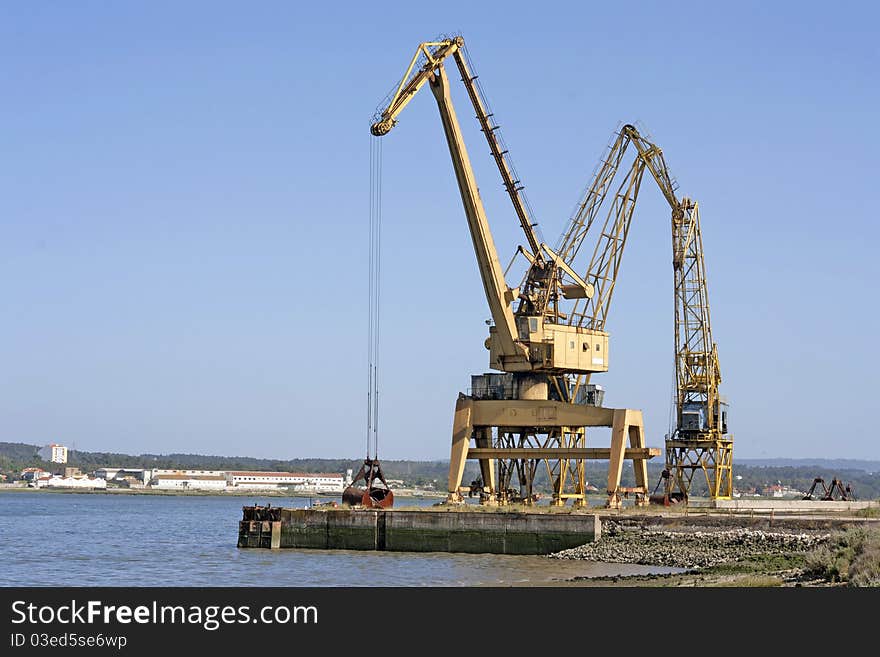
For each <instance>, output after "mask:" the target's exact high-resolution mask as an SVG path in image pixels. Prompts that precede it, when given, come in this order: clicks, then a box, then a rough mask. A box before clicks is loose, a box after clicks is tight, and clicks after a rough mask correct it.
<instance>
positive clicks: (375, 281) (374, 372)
mask: <svg viewBox="0 0 880 657" xmlns="http://www.w3.org/2000/svg"><path fill="white" fill-rule="evenodd" d="M369 214H370V233H369V247H368V248H369V255H368V258H367V259H368V266H369V271H368V276H367V278H368V295H367V304H368V306H369V308H368V312H367V323H368V326H367V445H366V447H367V450H366V458H367V459H369V458H370V454H371V452H372V458H378V451H379V313H380V309H381V308H380V302H381V289H380V285H379V282H380V275H381V272H382V248H381V246H382V244H381V238H382V141H381V140H380V139H372V138H371V139H370V213H369Z"/></svg>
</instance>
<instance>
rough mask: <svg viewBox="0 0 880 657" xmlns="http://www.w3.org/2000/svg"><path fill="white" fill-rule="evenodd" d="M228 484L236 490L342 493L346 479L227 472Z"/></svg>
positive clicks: (320, 474)
mask: <svg viewBox="0 0 880 657" xmlns="http://www.w3.org/2000/svg"><path fill="white" fill-rule="evenodd" d="M226 481H227V483H228V484H229V485H230V486H232V487H234V488H245V489H251V490H278V489H280V488H292V489H293V490H295V491H297V492H309V493H342V491H343V490H344V488H345V478H344V477H343V476H342V475H341V474H333V473H325V472H246V471H245V472H227V473H226Z"/></svg>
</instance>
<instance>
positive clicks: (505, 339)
mask: <svg viewBox="0 0 880 657" xmlns="http://www.w3.org/2000/svg"><path fill="white" fill-rule="evenodd" d="M448 58H452V60H453V61H454V62H455V64H456V66H457V68H458V71H459V73H460V74H461V79H462V82H463V83H464V85H465V87H466V89H467V92H468V96H469V98H470V100H471V103H472V105H473V107H474V110H475V112H476V116H477V120H478V121H479V123H480V127H481V130H482V132H483V134H484V136H485V138H486V139H487V142H488V144H489V147H490V152H491V153H492V155H493V157H494V159H495V162H496V165H497V166H498V169H499V172H500V173H501V177H502V181H503V183H504V187H505V190H506V191H507V193H508V195H509V197H510V200H511V201H512V203H513V206H514V210H515V212H516V215H517V217H518V220H519V222H520V225H521V227H522V230H523V233H524V235H525V238H526V245H525V246H521V247H519V251H520V252H521V253H522V254H523V255H524V256H525V258H526V259H527V260H528V263H529V266H528V270H527V272H526V274H525V277H524V279H523V282H522V284H521V285H520V286H518V287H510V286H509V285H508V284H507V282H506V280H505V276H504V272H503V270H502V268H501V265H500V262H499V259H498V254H497V251H496V248H495V244H494V242H493V239H492V234H491V231H490V229H489V223H488V220H487V217H486V212H485V209H484V207H483V204H482V200H481V198H480V194H479V190H478V188H477V184H476V180H475V177H474V173H473V170H472V168H471V165H470V160H469V157H468V154H467V149H466V147H465V144H464V140H463V137H462V134H461V129H460V126H459V123H458V119H457V116H456V113H455V109H454V107H453V103H452V98H451V95H450V88H449V82H448V78H447V74H446V71H445V67H444V61H445V60H447V59H448ZM476 80H477V78H476V76H475V75H473V73H472V67H471V66H470V64H469V61H468V59H467V57H466V55H465V53H464V40H463V39H462V38H461V37H460V36H459V37H455V38H451V39H442V40H438V41H434V42H425V43H422V44H420V45H419V47H418V49H417V51H416V54H415V55H414V56H413V58H412V60H411V61H410V64H409V67H408V68H407V70H406V73H405V74H404V76H403V78H402V79H401V81H400V83H399V85H398V86H397V87H396V90H395V91H394V92H393V94H392V95H391V97H390V99H389V100H388V101H387V102H386V103H383V106H384V109H382V110H381V111H380V112H379V113H378V115H377V116H376V117H375V121H374V122H373V124H372V126H371V132H372V134H373V135H375V136H377V137H379V136H383V135H386V134H388V133H389V132H390V131H391V130H392V129H393V128H394V126H395V125H396V124H397V117H398V116H399V114H400V112H401V111H402V110H403V109H404V107H406V105H407V104H408V103H409V102H410V100H411V99H412V98H413V97H414V95H415V94H416V92H417V91H418V90H419V89H421V88H422V87H423V86H424V85H425V84H428V85H429V86H430V88H431V91H432V93H433V95H434V97H435V100H436V102H437V105H438V108H439V111H440V117H441V121H442V124H443V128H444V132H445V136H446V141H447V144H448V146H449V151H450V155H451V158H452V163H453V168H454V170H455V175H456V180H457V183H458V188H459V191H460V194H461V198H462V203H463V206H464V210H465V216H466V218H467V223H468V228H469V231H470V235H471V238H472V242H473V246H474V252H475V255H476V259H477V263H478V266H479V271H480V277H481V280H482V283H483V287H484V292H485V295H486V300H487V303H488V306H489V309H490V312H491V316H492V325H491V326H490V328H489V336H488V338H487V340H486V347H487V349H488V350H489V366H490V368H492V369H495V370H499V371H500V372H501V374H494V373H490V374H481V375H474V376H472V377H471V379H472V380H471V391H470V394H469V395H465V394H460V395H459V398H458V400H457V402H456V408H455V416H454V420H453V440H452V442H453V444H452V451H451V462H450V474H449V482H448V485H449V487H448V500H449V501H450V502H455V501H460V500H461V496H460V489H461V478H462V473H463V470H464V464H465V460H466V459H468V458H471V459H477V460H479V463H480V470H481V475H482V482H483V485H484V490H485V497H484V501H485V502H486V503H495V502H500V503H504V502H508V501H512V500H513V499H521V500H523V501H529V500H531V499H532V488H531V486H532V482H533V480H534V476H535V473H536V468H537V466H538V463H539V462H542V461H543V462H545V463H546V465H547V468H548V473H549V475H550V476H551V479H552V481H553V486H554V500H553V501H554V503H556V504H564V503H565V501H566V499H573V500H574V502H575V503H576V504H583V503H585V501H586V499H585V482H584V468H583V463H584V461H585V460H586V459H607V460H608V461H609V470H608V481H607V493H608V501H607V504H608V505H609V506H619V505H620V503H621V497H622V496H625V495H628V494H629V493H632V494H634V496H635V499H636V502H637V503H647V488H648V484H647V459H650V458H652V457H653V456H657V455H659V450H658V449H655V448H648V447H646V445H645V439H644V427H643V421H642V415H641V412H640V411H638V410H634V409H612V408H605V407H603V406H602V405H601V402H602V394H601V392H602V391H601V389H599V388H598V386H593V385H591V384H590V383H589V377H590V375H591V374H593V373H595V372H604V371H607V370H608V334H607V333H606V332H605V331H604V319H605V315H606V314H607V309H608V303H609V302H610V299H611V293H612V291H613V287H614V280H615V276H616V272H617V267H618V266H619V260H620V255H622V252H623V246H624V244H625V236H626V231H628V227H629V221H630V219H631V215H632V209H633V206H634V203H635V195H636V194H637V192H638V185H639V183H640V181H641V175H642V173H643V171H644V168H645V167H646V166H648V165H649V164H650V163H651V159H650V157H648V156H647V155H648V154H647V153H646V154H645V155H643V156H642V157H641V158H640V160H639V161H640V162H641V163H642V164H640V165H639V166H638V167H637V168H636V169H635V170H634V171H633V172H631V174H630V176H628V182H625V185H626V186H628V187H627V188H628V190H629V191H628V192H621V191H618V193H617V194H616V195H615V199H616V200H615V203H614V204H613V207H612V210H611V213H610V214H609V219H608V220H607V221H606V223H607V222H608V221H610V222H611V223H612V224H613V226H616V227H617V229H618V230H623V233H622V234H620V233H618V234H617V235H616V236H614V235H606V232H605V231H603V234H602V238H601V239H600V245H599V246H597V254H598V253H599V252H600V251H601V253H604V254H605V255H604V256H601V257H600V260H599V261H596V262H595V263H594V264H595V267H593V264H591V268H590V274H589V275H588V276H587V277H581V276H580V275H579V274H578V273H577V271H576V270H575V269H574V267H573V266H572V264H571V263H572V262H573V259H574V256H575V255H576V254H577V251H578V250H579V248H580V246H581V244H582V242H583V238H584V236H585V235H586V231H587V229H588V228H589V224H590V223H592V220H591V219H590V213H591V212H593V213H594V214H595V213H596V212H598V209H599V207H600V206H601V199H604V197H605V195H607V193H608V189H609V188H610V184H611V181H612V179H613V178H614V173H616V167H614V166H613V167H611V169H609V170H608V171H606V172H605V174H606V175H605V176H604V177H603V175H602V174H603V172H602V171H600V175H599V176H597V180H596V181H594V183H593V186H592V187H591V192H590V193H588V198H587V201H585V204H584V205H582V212H580V213H578V216H576V217H575V219H574V220H573V222H572V226H571V228H570V229H569V231H568V232H567V234H566V236H565V238H564V239H563V240H562V241H561V244H560V246H558V247H557V248H551V247H549V246H548V245H546V244H544V243H542V242H540V241H539V240H538V239H537V236H536V234H535V231H534V224H533V222H532V218H531V213H530V211H529V207H528V203H527V202H526V201H525V197H524V195H523V193H522V191H523V187H522V185H521V183H520V181H519V180H518V179H517V178H516V174H515V170H514V168H513V167H512V165H511V164H510V162H509V159H508V156H507V150H506V149H505V148H503V143H502V142H501V140H500V138H499V135H498V131H499V130H498V126H497V125H495V124H494V121H493V115H492V113H491V112H489V111H487V109H486V107H487V104H486V103H485V101H484V99H483V96H482V93H481V91H480V86H479V84H478V83H477V82H476ZM629 127H630V126H627V128H629ZM633 130H634V129H633ZM622 135H624V137H623V138H625V139H626V140H627V143H629V142H631V141H632V136H631V135H630V133H629V132H627V130H624V131H623V132H622ZM623 150H625V148H624V149H623ZM657 151H658V152H659V149H657ZM622 154H623V151H621V152H620V156H621V157H622ZM640 155H641V151H640ZM619 164H620V162H619V160H618V161H617V166H619ZM649 168H650V167H649ZM612 169H613V170H612ZM633 192H634V193H633ZM618 201H619V202H618ZM613 226H612V227H613ZM624 227H625V228H624ZM581 229H583V230H581ZM602 258H605V259H602ZM594 260H595V255H594ZM564 300H572V301H573V302H574V305H575V309H574V310H573V311H571V312H566V311H565V308H563V301H564ZM578 304H581V306H580V308H581V309H580V310H578ZM590 318H591V319H590ZM588 320H589V321H588ZM600 426H605V427H611V428H612V432H611V446H610V448H606V447H587V446H586V429H587V428H588V427H600ZM471 443H473V445H472V444H471ZM627 443H629V446H628V447H627ZM627 459H628V460H631V461H632V464H633V469H634V477H635V483H636V485H635V486H633V487H630V488H623V487H621V485H620V480H621V470H622V464H623V461H624V460H627ZM496 460H497V462H498V463H497V464H498V477H497V479H496V471H495V464H496ZM513 475H516V476H517V478H518V480H519V490H518V491H517V490H515V489H513V488H512V487H511V485H510V484H511V481H512V477H513Z"/></svg>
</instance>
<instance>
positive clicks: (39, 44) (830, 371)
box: [0, 1, 880, 459]
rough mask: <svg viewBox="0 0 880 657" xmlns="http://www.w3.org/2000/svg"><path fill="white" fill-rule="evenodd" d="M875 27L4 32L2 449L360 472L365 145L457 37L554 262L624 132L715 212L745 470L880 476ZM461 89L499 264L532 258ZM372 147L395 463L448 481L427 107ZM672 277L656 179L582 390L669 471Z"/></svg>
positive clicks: (533, 12) (130, 17)
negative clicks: (598, 362) (604, 338)
mask: <svg viewBox="0 0 880 657" xmlns="http://www.w3.org/2000/svg"><path fill="white" fill-rule="evenodd" d="M875 7H876V4H875V3H872V2H846V1H844V2H836V3H833V4H831V5H829V4H828V3H825V2H823V3H819V2H750V1H748V2H746V1H739V2H730V3H709V2H692V3H691V2H674V1H672V2H670V1H667V2H637V1H634V2H626V3H599V2H570V3H553V2H540V3H516V2H514V3H504V4H501V3H477V2H465V3H454V2H444V3H440V4H437V3H430V4H428V3H416V2H407V3H399V4H396V3H388V2H384V3H379V4H376V3H360V2H358V3H353V2H351V3H346V2H333V3H330V2H326V3H296V2H260V3H241V2H218V1H212V2H196V1H192V2H159V1H154V2H119V3H106V2H85V1H82V2H75V3H73V2H48V1H47V2H20V3H12V2H7V3H3V5H2V8H0V89H2V95H3V100H2V103H0V153H2V157H0V289H2V299H3V306H2V307H3V313H2V316H3V320H2V323H0V440H2V441H13V442H29V443H35V444H43V443H48V442H50V441H58V442H62V443H64V444H67V445H70V446H72V445H75V446H76V447H77V448H78V449H83V450H90V451H118V452H127V453H141V452H152V453H167V452H198V453H209V454H230V455H232V454H237V455H249V456H259V457H273V458H296V457H330V458H359V457H361V456H362V455H363V452H364V441H365V422H366V420H365V417H366V412H365V395H366V391H367V379H366V359H367V340H366V328H367V317H366V310H367V279H366V275H367V271H368V267H367V254H368V222H369V219H368V209H369V204H368V193H369V140H370V139H371V137H370V135H369V123H370V118H371V116H372V114H373V111H374V110H375V108H376V106H377V104H378V103H379V102H380V101H381V100H382V99H383V97H384V96H385V94H386V92H387V91H388V90H389V89H391V88H392V87H393V86H394V85H395V84H396V83H397V81H398V80H399V78H400V76H401V75H402V74H403V72H404V69H405V67H406V65H407V64H408V62H409V58H410V57H411V56H412V54H413V52H414V51H415V47H416V45H417V44H418V43H419V42H421V41H425V40H431V39H433V38H434V37H436V36H438V35H439V34H455V33H460V34H462V35H463V36H464V38H465V40H466V42H467V44H468V50H469V53H470V56H471V58H472V60H473V63H474V66H475V68H476V72H477V73H478V74H479V75H480V80H481V82H482V84H483V87H484V90H485V91H486V93H487V95H488V97H489V100H490V101H491V104H492V108H493V109H494V111H495V118H496V120H497V121H498V123H499V124H501V126H502V128H503V132H504V136H505V140H506V142H507V145H508V146H509V148H510V151H511V155H512V156H513V160H514V162H515V164H516V166H517V169H518V170H519V173H520V175H521V177H522V180H523V182H524V183H525V185H526V191H527V193H528V196H529V200H530V202H531V204H532V206H533V208H534V210H535V213H536V216H537V219H538V221H539V224H540V228H541V232H542V234H543V236H544V237H545V239H546V240H547V241H548V242H549V243H551V244H552V243H554V242H555V241H556V239H557V237H558V236H559V234H560V233H561V232H562V230H563V229H564V227H565V225H566V222H567V220H568V218H569V217H570V215H571V211H572V208H573V207H574V205H575V203H576V202H577V201H578V198H579V195H580V193H581V190H582V189H583V188H584V186H585V185H586V184H587V182H588V181H589V177H590V173H591V172H592V170H593V167H594V165H595V164H596V161H597V159H598V157H599V155H600V153H601V152H602V149H603V148H604V146H605V144H606V143H607V142H608V140H609V137H610V136H611V134H612V132H613V130H614V129H615V127H616V126H617V125H618V123H619V122H634V121H637V120H638V121H641V122H642V123H643V124H644V126H646V127H647V128H648V130H649V131H650V133H651V135H652V136H653V137H654V139H655V140H656V142H657V143H658V144H659V145H660V146H661V147H662V148H663V150H664V153H665V155H666V159H667V162H668V164H669V166H670V168H671V169H672V171H673V173H674V175H675V176H676V177H677V179H678V181H679V183H680V185H681V188H680V190H679V191H680V193H681V194H683V195H690V196H692V197H694V198H697V199H698V200H699V202H700V206H701V210H702V221H703V234H704V247H705V252H706V264H707V269H708V280H709V296H710V301H711V308H712V321H713V330H714V334H715V340H716V342H717V343H718V350H719V355H720V360H721V368H722V376H723V383H722V392H723V393H724V394H725V395H727V396H728V397H729V399H730V403H731V417H730V428H731V430H732V432H733V434H734V441H735V442H734V445H735V447H734V455H735V458H736V457H742V458H764V457H813V456H816V457H819V456H821V457H840V458H867V459H877V458H878V457H880V447H878V438H877V436H876V432H875V426H874V423H875V420H876V410H877V407H878V403H877V397H876V395H877V389H878V365H880V363H878V348H877V344H876V340H877V337H878V334H880V330H878V328H880V326H878V324H880V321H878V317H880V315H878V310H877V307H876V303H875V299H876V296H875V295H876V290H875V286H876V281H877V279H878V273H880V266H878V257H877V243H878V238H880V230H878V227H877V221H876V217H875V215H876V212H877V207H878V200H880V198H878V182H877V174H878V165H877V154H878V152H880V140H878V137H877V134H878V132H877V121H876V119H877V115H878V100H880V92H878V75H877V71H878V64H880V61H878V60H880V58H878V40H877V25H878V19H880V11H878V10H877V9H876V8H875ZM453 84H454V85H455V87H454V89H453V94H454V99H455V102H456V104H457V107H458V109H459V117H460V119H461V120H462V122H463V123H464V125H465V138H466V140H467V143H468V145H469V147H470V152H471V158H472V160H473V162H474V166H475V169H476V173H477V176H478V181H479V183H480V185H481V192H482V196H483V199H484V201H485V204H486V208H487V211H488V213H489V218H490V222H491V225H492V230H493V233H494V235H495V240H496V243H497V245H498V249H499V252H500V256H501V260H502V262H504V263H506V262H507V261H508V259H509V257H510V255H511V254H512V253H513V251H514V249H515V248H516V245H517V244H518V243H520V242H521V241H522V240H521V237H520V234H519V228H518V225H517V222H516V219H515V216H514V215H513V213H512V210H511V209H510V204H509V202H508V201H507V199H506V197H505V196H504V195H503V190H502V188H501V184H500V178H499V176H498V173H497V171H496V170H495V169H494V165H493V164H492V162H491V158H490V157H489V155H488V150H487V148H486V146H485V144H484V143H483V142H482V141H481V139H482V136H481V135H480V134H479V132H477V130H476V123H475V121H474V120H473V113H472V111H471V110H470V108H469V107H468V106H467V105H466V104H465V103H466V102H467V101H466V96H465V95H464V90H463V88H462V86H461V85H460V83H459V82H458V80H457V77H455V76H453ZM384 139H385V141H384V142H383V144H384V176H383V182H384V216H383V221H384V225H383V240H382V248H383V262H382V288H381V289H382V299H383V305H382V316H381V318H382V325H381V352H380V353H381V355H380V366H381V380H380V390H381V399H382V402H381V410H380V443H379V456H380V457H384V458H386V459H398V458H411V459H445V458H448V455H449V444H450V429H451V425H452V410H453V405H454V402H455V398H456V396H457V394H458V392H459V391H464V390H465V389H466V388H467V387H468V385H469V382H470V375H471V374H472V373H480V372H484V371H487V364H488V363H487V360H488V358H487V352H486V350H485V349H484V347H483V340H484V339H485V335H486V325H485V323H484V320H485V319H486V318H487V317H488V309H487V306H486V302H485V299H484V297H483V291H482V286H481V284H480V281H479V278H478V274H477V268H476V263H475V260H474V256H473V250H472V246H471V242H470V238H469V236H468V233H467V228H466V224H465V220H464V215H463V212H462V208H461V204H460V200H459V197H458V192H457V190H456V187H455V180H454V175H453V171H452V167H451V165H450V162H449V156H448V151H447V149H446V143H445V140H444V138H443V133H442V129H441V125H440V120H439V117H438V115H437V109H436V105H435V103H434V100H433V98H432V97H431V94H430V92H429V91H428V90H427V89H424V90H423V91H422V92H421V94H420V95H419V97H416V98H415V99H414V100H413V102H412V103H411V104H410V105H409V107H407V108H406V110H405V111H404V113H403V114H402V115H401V117H400V124H399V125H398V126H397V128H395V130H394V131H393V132H392V133H391V134H390V135H388V136H387V137H385V138H384ZM670 263H671V247H670V235H669V210H668V206H667V205H666V204H665V201H663V199H662V197H661V196H660V194H659V192H658V191H657V189H656V187H655V186H654V185H653V183H652V182H651V181H649V180H647V181H646V183H645V184H644V185H643V189H642V193H641V196H640V199H639V204H638V206H637V208H636V211H635V218H634V223H633V229H632V232H631V234H630V241H629V245H628V248H627V252H626V255H625V257H624V262H623V266H622V271H621V276H620V280H619V284H618V288H617V291H616V294H615V298H614V302H613V306H612V309H611V313H610V316H609V320H608V326H607V328H608V330H609V331H610V333H611V336H612V337H611V352H610V357H611V370H610V371H609V373H608V374H607V375H603V376H601V377H599V376H597V377H595V379H594V381H595V382H598V383H601V384H602V385H604V387H605V388H606V391H607V392H606V398H605V401H606V404H607V405H609V406H615V407H633V408H641V409H642V410H643V411H644V413H645V421H646V430H647V434H648V444H649V445H652V446H658V447H662V446H663V435H664V433H665V432H666V431H667V429H668V423H669V407H670V395H671V384H672V376H673V369H672V367H673V358H672V356H673V325H672V313H673V286H672V268H671V264H670ZM516 282H518V281H516V280H512V281H511V283H514V284H515V283H516Z"/></svg>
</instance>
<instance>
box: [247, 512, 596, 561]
mask: <svg viewBox="0 0 880 657" xmlns="http://www.w3.org/2000/svg"><path fill="white" fill-rule="evenodd" d="M253 509H254V507H244V516H245V518H249V519H245V520H242V521H240V522H239V534H238V547H240V548H311V549H322V550H327V549H341V550H386V551H397V552H468V553H492V554H551V553H553V552H558V551H559V550H565V549H568V548H572V547H577V546H579V545H583V544H584V543H589V542H592V541H595V540H597V539H598V538H599V537H600V536H601V526H602V525H601V522H600V520H599V516H598V515H597V514H592V513H568V514H554V513H517V512H484V511H458V510H456V511H448V510H436V511H435V510H418V511H405V510H394V509H386V510H362V509H357V510H352V509H327V510H324V509H320V510H318V509H271V512H272V513H268V514H267V513H261V511H265V510H263V509H260V508H258V509H257V512H256V513H254V511H253ZM254 518H267V519H254Z"/></svg>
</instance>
